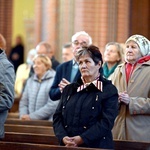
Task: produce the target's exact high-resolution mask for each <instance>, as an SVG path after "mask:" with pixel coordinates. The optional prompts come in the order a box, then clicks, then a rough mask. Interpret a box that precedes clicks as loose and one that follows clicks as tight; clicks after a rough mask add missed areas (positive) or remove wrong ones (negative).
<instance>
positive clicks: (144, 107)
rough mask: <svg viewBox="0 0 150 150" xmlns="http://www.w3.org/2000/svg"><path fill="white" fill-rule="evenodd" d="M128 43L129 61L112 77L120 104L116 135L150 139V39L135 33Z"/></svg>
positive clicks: (131, 138)
mask: <svg viewBox="0 0 150 150" xmlns="http://www.w3.org/2000/svg"><path fill="white" fill-rule="evenodd" d="M125 45H126V48H125V55H124V56H125V62H124V63H123V64H120V65H118V67H117V68H116V70H115V72H114V73H113V74H112V77H111V81H112V83H113V84H114V85H115V86H116V87H117V89H118V93H119V105H120V108H119V115H118V116H117V118H116V120H115V124H114V128H113V137H114V139H117V140H130V141H145V142H150V134H149V133H150V41H149V40H148V39H147V38H146V37H144V36H142V35H132V36H131V37H129V38H128V39H127V41H126V42H125Z"/></svg>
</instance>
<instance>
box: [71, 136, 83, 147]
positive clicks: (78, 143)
mask: <svg viewBox="0 0 150 150" xmlns="http://www.w3.org/2000/svg"><path fill="white" fill-rule="evenodd" d="M71 139H72V140H73V141H74V142H75V144H76V145H77V146H79V145H81V144H83V139H82V138H81V137H80V136H74V137H72V138H71Z"/></svg>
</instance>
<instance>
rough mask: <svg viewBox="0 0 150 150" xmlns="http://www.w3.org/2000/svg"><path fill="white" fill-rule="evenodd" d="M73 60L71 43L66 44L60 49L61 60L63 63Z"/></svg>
mask: <svg viewBox="0 0 150 150" xmlns="http://www.w3.org/2000/svg"><path fill="white" fill-rule="evenodd" d="M73 58H74V55H73V49H72V43H66V44H64V45H63V47H62V60H63V62H67V61H70V60H72V59H73Z"/></svg>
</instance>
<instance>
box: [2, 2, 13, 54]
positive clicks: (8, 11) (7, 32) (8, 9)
mask: <svg viewBox="0 0 150 150" xmlns="http://www.w3.org/2000/svg"><path fill="white" fill-rule="evenodd" d="M12 8H13V0H7V2H6V0H0V33H1V34H2V35H3V36H4V38H5V39H6V46H7V48H6V53H7V54H9V53H10V49H11V37H12Z"/></svg>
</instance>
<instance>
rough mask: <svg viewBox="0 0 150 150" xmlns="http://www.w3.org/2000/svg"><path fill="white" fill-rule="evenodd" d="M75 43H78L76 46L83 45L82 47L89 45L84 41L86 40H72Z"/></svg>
mask: <svg viewBox="0 0 150 150" xmlns="http://www.w3.org/2000/svg"><path fill="white" fill-rule="evenodd" d="M72 43H73V44H74V45H76V46H78V45H80V46H82V47H86V46H88V44H87V43H86V42H85V41H84V42H81V43H80V42H79V41H74V42H72Z"/></svg>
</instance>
